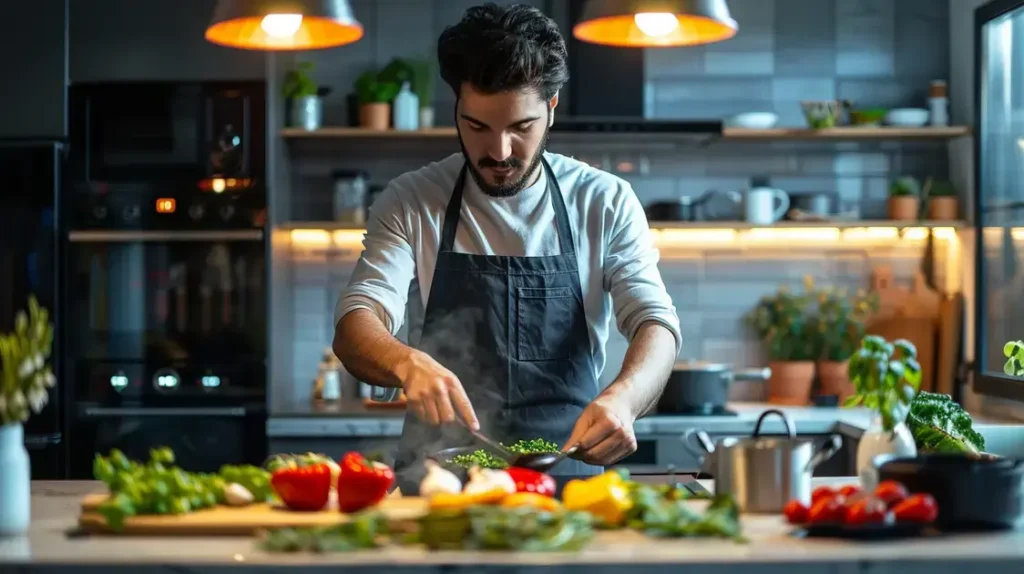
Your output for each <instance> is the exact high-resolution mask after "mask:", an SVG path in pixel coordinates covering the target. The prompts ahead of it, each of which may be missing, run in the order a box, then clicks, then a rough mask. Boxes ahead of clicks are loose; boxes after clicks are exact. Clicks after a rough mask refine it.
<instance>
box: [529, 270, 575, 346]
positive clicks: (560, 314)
mask: <svg viewBox="0 0 1024 574" xmlns="http://www.w3.org/2000/svg"><path fill="white" fill-rule="evenodd" d="M576 307H577V302H576V297H575V296H574V295H573V292H572V289H570V288H568V287H558V288H553V289H538V288H531V287H520V288H518V289H516V316H517V323H516V341H517V344H516V359H518V360H520V361H556V360H560V359H567V358H569V357H571V356H572V351H573V345H572V335H573V331H574V329H573V321H574V320H575V319H576V315H577V313H576Z"/></svg>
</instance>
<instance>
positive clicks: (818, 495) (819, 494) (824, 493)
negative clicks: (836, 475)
mask: <svg viewBox="0 0 1024 574" xmlns="http://www.w3.org/2000/svg"><path fill="white" fill-rule="evenodd" d="M835 495H836V491H835V490H832V487H830V486H819V487H818V488H815V489H814V492H813V493H811V506H814V505H815V504H817V503H818V501H820V500H821V499H823V498H832V497H833V496H835Z"/></svg>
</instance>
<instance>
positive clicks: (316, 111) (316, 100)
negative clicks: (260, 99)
mask: <svg viewBox="0 0 1024 574" xmlns="http://www.w3.org/2000/svg"><path fill="white" fill-rule="evenodd" d="M312 72H313V62H300V63H299V64H298V65H297V66H296V67H295V68H292V69H291V70H288V72H287V73H286V74H285V76H284V83H283V84H282V86H281V91H282V94H283V95H284V98H285V106H286V107H287V109H288V113H287V114H286V116H287V118H288V125H289V126H291V127H303V128H305V129H307V130H309V131H315V130H317V129H319V128H320V126H321V124H322V123H323V100H322V99H321V97H322V96H323V95H324V94H321V93H320V89H319V88H318V87H317V85H316V83H314V82H313V78H312V76H311V74H312Z"/></svg>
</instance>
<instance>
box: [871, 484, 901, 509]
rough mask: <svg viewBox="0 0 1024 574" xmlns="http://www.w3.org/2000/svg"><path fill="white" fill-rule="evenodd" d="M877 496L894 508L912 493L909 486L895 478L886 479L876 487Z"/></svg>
mask: <svg viewBox="0 0 1024 574" xmlns="http://www.w3.org/2000/svg"><path fill="white" fill-rule="evenodd" d="M875 496H877V497H878V498H881V499H882V500H884V501H885V503H886V504H887V505H889V508H892V507H893V506H896V505H897V504H899V503H901V502H903V501H904V500H906V498H907V497H908V496H910V493H908V492H907V487H905V486H903V485H902V484H900V483H898V482H896V481H895V480H886V481H883V482H881V483H880V484H879V485H878V487H877V488H875Z"/></svg>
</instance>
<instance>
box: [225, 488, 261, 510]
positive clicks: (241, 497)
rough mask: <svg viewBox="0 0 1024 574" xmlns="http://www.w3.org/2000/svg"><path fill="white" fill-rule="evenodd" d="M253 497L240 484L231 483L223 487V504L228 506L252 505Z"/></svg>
mask: <svg viewBox="0 0 1024 574" xmlns="http://www.w3.org/2000/svg"><path fill="white" fill-rule="evenodd" d="M253 500H255V497H254V496H253V495H252V493H251V492H249V489H247V488H245V487H244V486H242V485H241V484H238V483H236V482H232V483H231V484H229V485H227V486H225V487H224V502H226V503H227V505H228V506H246V505H248V504H252V501H253Z"/></svg>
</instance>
